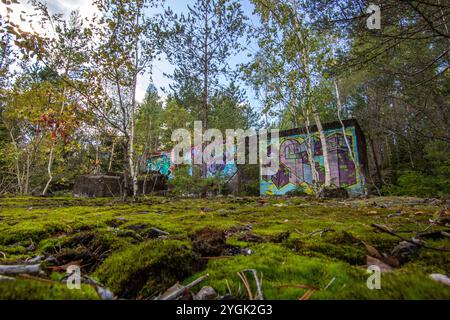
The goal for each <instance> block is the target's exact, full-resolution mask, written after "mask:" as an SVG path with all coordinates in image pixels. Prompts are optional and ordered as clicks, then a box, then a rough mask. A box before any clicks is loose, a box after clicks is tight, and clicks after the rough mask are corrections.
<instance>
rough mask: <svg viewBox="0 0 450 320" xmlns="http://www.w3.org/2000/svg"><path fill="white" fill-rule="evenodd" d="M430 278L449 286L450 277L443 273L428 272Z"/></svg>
mask: <svg viewBox="0 0 450 320" xmlns="http://www.w3.org/2000/svg"><path fill="white" fill-rule="evenodd" d="M430 278H431V279H433V280H434V281H436V282H439V283H442V284H444V285H446V286H447V287H450V278H449V277H447V276H446V275H444V274H440V273H432V274H430Z"/></svg>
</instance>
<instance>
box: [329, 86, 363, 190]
mask: <svg viewBox="0 0 450 320" xmlns="http://www.w3.org/2000/svg"><path fill="white" fill-rule="evenodd" d="M334 88H335V90H336V105H337V115H338V119H339V122H340V123H341V126H342V134H343V137H344V141H345V145H346V146H347V149H348V152H349V154H350V158H351V159H352V161H353V164H354V165H355V169H356V174H358V175H359V176H360V178H361V186H362V190H363V193H364V194H365V195H367V189H366V178H365V176H364V173H363V172H362V171H361V167H360V166H359V163H358V161H356V159H355V155H354V154H353V148H352V146H351V145H350V142H349V141H348V139H347V135H346V133H345V125H344V122H343V121H342V117H341V111H342V105H341V97H340V94H339V87H338V82H337V80H336V79H334Z"/></svg>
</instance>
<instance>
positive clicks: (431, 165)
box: [383, 141, 450, 197]
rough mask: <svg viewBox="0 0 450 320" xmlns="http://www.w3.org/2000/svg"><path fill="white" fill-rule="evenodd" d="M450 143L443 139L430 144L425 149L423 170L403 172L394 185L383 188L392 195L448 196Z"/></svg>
mask: <svg viewBox="0 0 450 320" xmlns="http://www.w3.org/2000/svg"><path fill="white" fill-rule="evenodd" d="M449 151H450V150H449V149H448V145H447V144H446V143H445V142H442V141H436V142H434V143H431V144H429V145H428V146H427V147H426V148H425V150H424V161H425V163H426V164H423V168H424V169H423V170H422V171H411V170H406V171H405V172H402V173H401V174H400V175H399V177H398V179H397V181H396V183H395V184H394V185H389V186H386V187H385V188H384V189H383V190H384V191H385V192H386V193H387V194H392V195H414V196H419V197H448V195H449V194H450V160H449V158H448V154H449Z"/></svg>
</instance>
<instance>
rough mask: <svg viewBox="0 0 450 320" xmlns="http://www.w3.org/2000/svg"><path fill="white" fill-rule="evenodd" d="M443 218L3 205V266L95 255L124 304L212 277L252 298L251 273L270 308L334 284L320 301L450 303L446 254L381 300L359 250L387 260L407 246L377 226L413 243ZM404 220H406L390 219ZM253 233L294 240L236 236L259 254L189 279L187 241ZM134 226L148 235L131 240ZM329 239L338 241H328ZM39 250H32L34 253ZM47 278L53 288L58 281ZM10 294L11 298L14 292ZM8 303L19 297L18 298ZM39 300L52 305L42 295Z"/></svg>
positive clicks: (274, 207) (312, 205) (236, 203)
mask: <svg viewBox="0 0 450 320" xmlns="http://www.w3.org/2000/svg"><path fill="white" fill-rule="evenodd" d="M442 210H447V209H445V207H444V206H443V205H439V204H430V203H425V202H424V200H423V199H419V198H407V197H379V198H369V199H348V200H345V201H341V200H339V201H337V200H316V199H314V198H309V199H306V198H301V197H299V198H296V197H290V198H276V197H273V198H270V197H269V198H258V197H233V198H231V197H223V198H215V199H180V198H162V197H143V198H140V199H138V201H137V202H135V203H122V202H119V201H117V200H114V199H72V198H70V197H53V198H41V197H37V198H34V197H18V198H0V263H2V264H6V263H22V262H23V261H24V260H25V259H27V258H31V257H35V256H36V255H39V254H42V253H44V254H46V255H49V254H50V255H54V256H58V255H59V254H66V256H65V258H67V259H70V258H73V257H75V254H77V253H81V252H82V253H83V254H85V253H86V251H88V252H90V253H92V255H87V256H86V257H92V259H93V260H92V261H88V264H89V265H90V266H91V267H89V268H85V269H83V272H84V273H87V274H88V275H90V276H93V277H94V278H95V277H96V278H97V279H98V280H100V281H102V282H104V284H105V285H106V286H107V287H109V288H110V289H111V290H113V291H114V292H115V293H118V294H119V296H122V297H132V298H134V297H137V296H142V297H151V296H154V295H156V294H158V293H159V292H161V291H163V290H165V289H166V288H167V287H168V286H171V285H173V284H174V283H175V282H176V281H183V282H188V281H190V280H192V279H193V278H194V277H197V276H199V275H203V274H204V273H206V272H208V273H210V275H211V276H210V277H209V279H208V280H207V281H205V282H203V283H202V284H201V285H205V284H207V283H208V284H210V285H212V286H213V287H214V288H215V289H216V290H219V292H220V293H221V294H224V293H226V292H227V285H226V282H225V280H227V281H228V282H229V284H230V287H231V289H232V291H233V292H232V293H233V294H234V295H237V296H238V297H243V298H245V297H246V294H245V291H244V290H243V286H242V283H241V282H240V279H239V277H238V276H237V275H236V272H238V271H240V270H243V269H245V268H255V269H257V270H258V271H262V272H263V273H264V280H263V289H264V292H265V293H266V296H267V297H268V298H272V299H297V298H298V297H300V296H302V295H303V293H304V292H305V289H301V288H300V289H299V288H296V287H293V286H292V285H297V284H307V285H313V286H317V287H320V288H324V287H325V286H326V285H327V284H328V282H329V281H330V280H331V279H332V278H333V277H336V280H335V281H334V282H333V284H332V285H331V286H330V288H328V289H327V290H326V291H324V290H320V291H317V292H316V293H314V295H313V296H312V298H313V299H338V298H346V299H347V298H348V299H356V298H361V299H371V298H382V299H388V298H401V299H403V298H405V299H415V298H418V297H423V298H425V299H426V298H435V297H441V298H447V297H448V296H446V295H445V290H444V289H443V288H442V286H440V285H439V284H436V283H434V282H433V281H431V280H430V279H429V278H428V275H429V274H430V273H442V274H446V275H449V274H450V254H449V253H446V252H440V251H435V250H427V249H421V250H419V252H418V253H417V254H416V255H414V256H413V257H411V259H410V261H409V262H408V263H406V264H404V265H403V266H402V267H401V268H399V269H396V271H395V272H393V273H392V274H387V275H385V274H383V275H382V290H376V291H372V290H368V289H367V287H366V285H365V281H366V279H367V276H368V275H367V274H366V272H365V269H364V268H363V267H362V264H364V262H365V261H364V257H365V255H366V254H367V250H366V248H365V246H364V245H363V244H362V242H361V241H364V242H366V243H368V244H371V245H373V246H375V247H376V248H378V249H379V250H380V251H382V252H384V253H390V252H391V250H392V249H393V248H394V247H395V246H396V245H397V244H398V243H399V241H400V240H399V239H398V238H396V237H393V236H391V235H388V234H385V233H380V232H377V231H376V230H374V229H373V228H372V227H371V226H370V225H371V224H372V223H378V224H382V225H386V226H388V227H390V228H393V229H394V230H395V231H396V232H399V233H400V234H401V235H402V236H404V237H407V238H410V237H412V236H413V235H414V231H422V230H424V229H426V228H428V230H429V231H434V230H445V229H446V228H445V227H444V226H438V225H434V226H431V227H430V223H429V220H430V219H436V217H437V215H438V214H439V212H442ZM398 212H401V214H400V215H397V216H394V217H392V216H389V215H390V214H393V213H398ZM247 225H251V227H252V230H251V231H250V232H253V233H255V234H257V235H260V236H262V237H263V238H264V239H275V238H277V236H279V235H280V234H283V233H287V232H289V233H290V235H289V237H288V238H287V239H283V241H281V242H279V243H273V242H264V243H253V242H244V241H238V239H239V235H240V234H241V233H239V232H238V233H236V234H234V235H232V236H231V237H230V238H228V239H227V243H228V244H233V245H239V246H241V247H245V248H249V249H251V250H252V251H253V252H254V254H252V255H249V256H234V257H230V258H224V259H218V260H209V262H208V265H207V270H204V271H201V272H197V273H196V274H195V275H194V276H191V277H190V278H188V279H186V277H188V276H189V275H190V274H191V273H192V272H193V270H192V263H193V262H195V257H192V256H191V249H190V240H189V235H191V234H192V233H194V232H195V231H197V230H199V229H203V228H206V227H209V228H214V229H219V230H223V231H227V230H230V229H233V228H235V227H238V226H247ZM136 226H144V227H143V228H142V229H139V228H138V229H136V230H134V229H133V228H134V227H136ZM152 227H156V228H158V229H161V230H164V231H167V232H169V233H170V235H169V240H164V241H162V240H153V241H147V242H143V241H144V240H143V239H145V238H146V234H147V232H148V230H150V228H152ZM235 229H236V228H235ZM324 229H333V230H334V231H333V232H325V233H323V234H322V236H321V235H320V231H321V230H324ZM317 231H319V232H317ZM241 232H242V231H241ZM314 232H315V233H314ZM177 239H178V241H176V240H177ZM32 242H33V243H34V245H35V248H34V249H29V245H30V244H31V243H32ZM427 244H428V245H429V246H434V247H448V246H449V245H450V240H449V239H448V238H443V239H440V240H434V239H429V240H427ZM67 253H73V254H74V255H73V256H72V255H69V254H67ZM3 254H4V255H5V256H6V258H4V256H3ZM74 260H77V259H74ZM67 262H70V261H67ZM85 263H86V261H84V262H83V264H85ZM98 265H100V266H99V267H98V268H97V269H96V270H95V268H96V267H97V266H98ZM174 266H175V267H174ZM94 270H95V271H94ZM91 272H94V274H90V273H91ZM50 276H51V277H52V279H54V280H58V279H59V277H60V275H58V274H52V275H50ZM249 278H250V275H249ZM384 280H386V281H384ZM286 285H287V286H286ZM2 286H3V284H2ZM8 286H10V285H8ZM20 286H22V287H23V288H22V287H21V288H22V289H20V290H22V291H23V295H24V296H25V297H26V293H25V292H26V289H25V288H26V287H27V286H29V287H30V292H35V291H38V290H40V289H37V288H43V287H42V285H41V284H36V286H35V284H34V281H25V282H23V284H22V282H21V284H20ZM239 286H240V287H241V291H240V292H238V290H239ZM9 290H12V289H11V288H10V287H8V289H7V291H9ZM42 290H44V289H42ZM447 290H448V289H447ZM7 294H8V297H13V296H12V295H13V293H12V292H8V293H7ZM74 294H76V293H74ZM30 296H31V293H30ZM34 296H36V295H34ZM42 296H43V297H44V296H48V295H47V293H44V291H43V293H42ZM54 297H55V298H58V297H56V296H54ZM68 298H71V297H69V296H68ZM74 298H75V297H74ZM49 299H52V297H49Z"/></svg>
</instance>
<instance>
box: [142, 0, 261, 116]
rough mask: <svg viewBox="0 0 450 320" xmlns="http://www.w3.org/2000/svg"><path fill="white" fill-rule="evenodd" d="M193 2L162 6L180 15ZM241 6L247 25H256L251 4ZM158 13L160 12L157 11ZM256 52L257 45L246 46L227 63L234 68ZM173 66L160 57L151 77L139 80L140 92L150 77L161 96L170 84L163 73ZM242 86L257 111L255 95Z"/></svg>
mask: <svg viewBox="0 0 450 320" xmlns="http://www.w3.org/2000/svg"><path fill="white" fill-rule="evenodd" d="M194 2H195V1H194V0H184V1H180V0H166V1H165V4H164V6H165V7H171V8H172V10H173V11H174V12H176V13H182V12H187V5H188V4H193V3H194ZM240 2H241V5H242V9H243V11H244V13H245V15H246V16H247V17H248V18H249V23H250V24H254V25H257V24H258V18H257V17H254V16H253V15H252V13H253V8H254V7H253V4H252V3H251V2H250V1H249V0H242V1H240ZM158 11H160V10H158ZM256 50H257V44H256V43H255V42H253V43H251V44H250V46H247V49H246V50H245V51H243V52H241V53H239V54H238V55H236V56H233V57H231V58H230V60H229V63H230V65H231V66H236V65H238V64H240V63H245V62H248V61H249V57H248V56H247V55H248V54H249V53H250V54H254V53H255V52H256ZM174 68H175V67H174V66H173V65H171V64H170V62H169V61H167V59H166V58H165V57H164V56H162V57H161V61H156V62H155V63H154V65H153V70H152V75H151V76H150V75H147V76H146V77H147V79H145V77H143V78H142V79H141V84H140V89H139V90H140V91H142V90H144V89H145V88H146V87H147V86H148V83H149V80H148V78H150V77H151V79H152V81H153V83H154V85H155V86H156V87H157V88H158V90H159V91H160V93H161V94H162V92H161V90H160V88H161V87H166V88H168V86H169V84H170V79H168V78H167V77H165V76H164V73H172V72H173V70H174ZM241 85H242V86H243V88H244V89H245V90H246V91H247V98H248V100H249V102H250V104H251V105H252V107H254V108H255V109H256V110H258V109H259V102H258V101H257V100H256V98H255V93H254V92H253V90H252V89H251V88H249V87H247V86H245V84H241Z"/></svg>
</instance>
